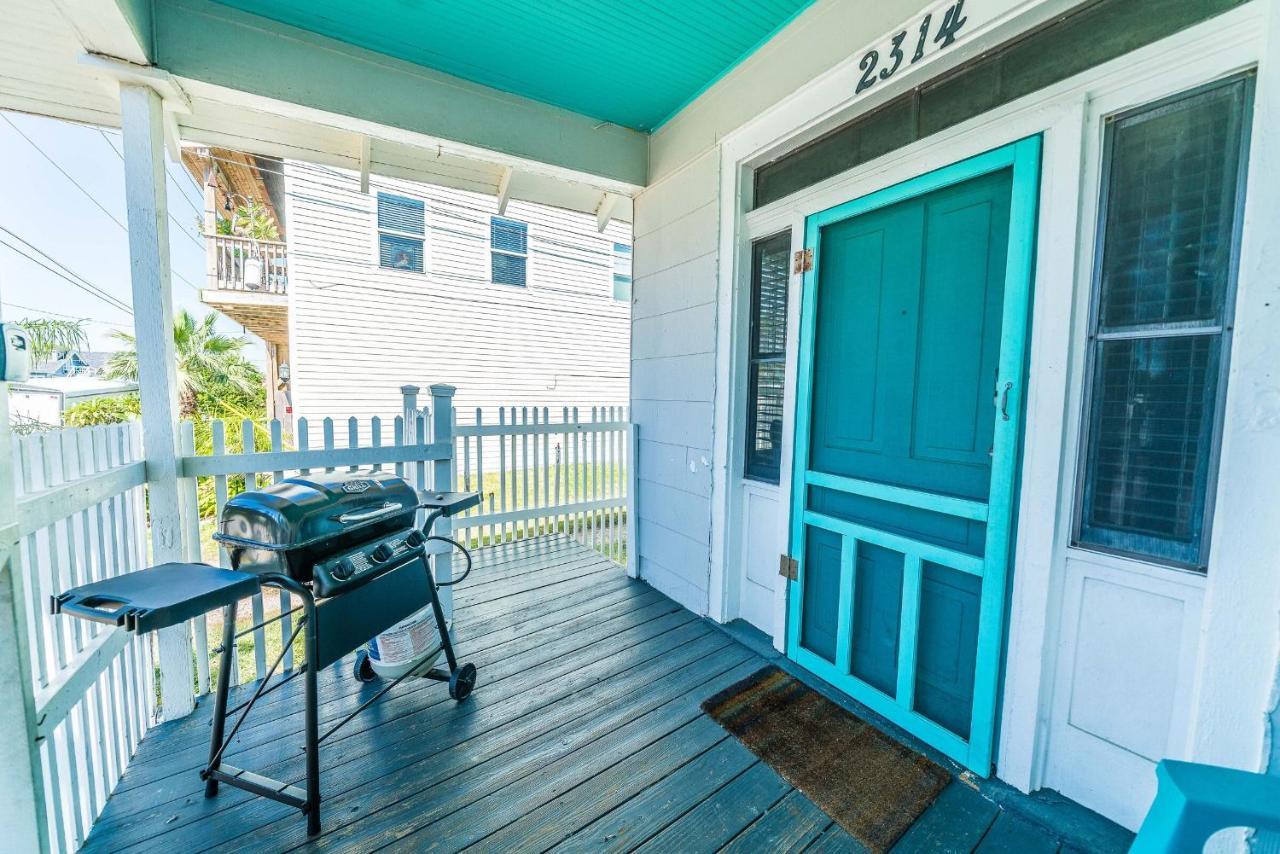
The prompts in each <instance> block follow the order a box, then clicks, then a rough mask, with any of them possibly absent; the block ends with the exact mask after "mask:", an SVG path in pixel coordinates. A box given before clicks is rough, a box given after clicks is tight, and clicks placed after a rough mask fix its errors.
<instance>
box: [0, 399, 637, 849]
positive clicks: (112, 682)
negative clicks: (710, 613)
mask: <svg viewBox="0 0 1280 854" xmlns="http://www.w3.org/2000/svg"><path fill="white" fill-rule="evenodd" d="M417 391H418V390H417V389H416V388H413V387H405V388H404V389H402V392H403V394H404V398H403V414H402V415H400V416H398V417H396V418H394V419H391V420H390V421H384V420H383V419H380V418H377V417H374V418H371V419H369V420H368V421H367V422H365V423H361V422H358V421H357V419H355V418H351V419H349V420H348V421H347V422H346V423H345V424H344V423H335V422H334V421H333V420H332V419H328V418H326V419H324V420H323V421H322V422H321V423H319V424H308V423H307V420H306V419H304V418H300V419H298V422H297V424H296V427H295V430H294V435H295V439H294V445H295V447H294V448H286V446H285V442H284V439H283V431H282V428H281V425H280V423H279V422H277V421H273V422H271V423H270V424H269V425H267V430H266V437H265V442H262V444H263V445H265V448H264V449H262V450H259V449H258V445H259V436H258V435H257V434H258V432H259V429H258V428H257V427H256V426H255V425H254V423H253V422H251V421H245V422H243V423H242V424H240V425H239V426H238V432H239V439H240V442H239V445H240V448H241V450H240V451H239V452H228V445H229V444H231V445H234V444H235V443H229V441H228V439H229V431H228V427H227V425H224V424H223V423H222V422H217V421H215V422H213V423H212V424H211V425H210V427H211V442H210V445H211V448H210V449H209V452H207V453H196V437H195V430H194V427H193V425H192V424H190V423H184V424H182V425H181V428H182V429H181V431H180V438H181V442H182V456H181V459H180V461H179V462H180V465H179V480H178V484H179V490H180V494H181V496H182V498H183V500H185V502H186V503H188V504H190V505H191V506H193V507H194V506H196V505H197V503H198V500H199V498H200V497H201V496H205V497H206V498H207V496H208V495H209V494H210V493H211V494H212V496H213V504H214V510H215V511H216V512H217V513H220V512H221V510H222V508H223V506H224V505H225V504H226V502H227V500H228V499H229V498H231V497H232V496H233V495H234V494H236V493H237V492H239V491H240V490H242V489H245V488H256V487H262V486H266V485H268V484H271V483H275V482H278V481H279V480H281V479H283V478H285V477H288V476H291V475H294V474H297V473H307V472H312V471H316V470H324V471H334V470H339V469H348V470H355V469H361V468H369V467H372V468H376V469H390V470H394V471H395V472H396V473H397V474H399V475H401V476H403V477H405V478H407V479H408V480H409V481H410V483H412V484H413V485H414V487H415V488H417V489H419V490H424V489H463V490H475V491H480V492H482V493H483V502H482V504H481V506H480V507H477V508H474V509H472V510H471V511H469V512H467V513H466V514H464V515H462V516H459V517H457V518H456V519H455V520H442V521H441V522H440V523H437V529H436V530H437V532H438V533H446V534H450V535H452V536H454V537H455V538H459V539H461V540H463V541H464V542H466V543H467V544H468V545H469V546H472V547H474V546H484V545H490V544H494V543H502V542H507V541H511V540H515V539H522V538H527V537H534V536H545V535H564V536H569V537H573V538H575V539H577V540H578V541H579V542H582V543H583V544H585V545H588V546H591V547H592V548H595V549H597V550H598V551H600V552H601V553H603V554H605V555H608V556H609V557H610V558H612V559H613V560H615V561H617V562H618V563H622V564H627V565H628V566H629V567H631V568H632V570H633V569H634V565H633V563H632V561H633V560H634V556H633V552H634V549H632V550H630V552H629V550H628V548H627V543H628V542H632V543H634V535H632V536H630V537H629V536H628V527H629V526H630V525H633V524H634V519H633V517H632V516H631V515H630V514H628V512H627V502H628V497H629V496H630V495H633V494H634V488H633V484H632V478H633V477H634V473H635V466H634V464H633V460H632V452H633V448H634V446H635V441H634V432H633V431H634V428H633V426H632V425H631V424H630V423H629V422H628V421H627V413H626V411H625V410H624V409H623V408H621V407H593V408H592V409H591V411H590V415H589V417H587V418H580V416H579V412H578V410H576V409H570V408H562V409H561V411H560V418H559V420H553V419H552V417H551V410H550V409H548V408H540V409H534V408H518V409H517V408H515V407H505V408H503V409H502V410H501V411H500V412H499V413H497V417H496V419H495V417H494V416H493V414H489V415H487V416H486V414H485V413H483V412H479V411H477V412H476V413H475V422H474V423H473V424H461V425H460V424H458V423H457V422H458V419H457V418H456V413H454V411H453V409H452V405H451V397H452V393H453V389H452V388H450V387H448V386H439V387H433V389H432V392H433V394H432V397H431V400H430V403H429V405H428V406H425V407H421V408H420V407H419V403H418V398H417ZM362 437H364V438H363V439H362ZM141 450H142V449H141V430H140V426H139V425H138V424H122V425H113V426H110V427H97V428H83V429H67V430H60V431H50V432H46V433H40V434H34V435H31V436H27V437H24V438H21V439H16V440H15V443H14V454H13V467H14V473H15V482H16V495H17V525H18V528H17V532H18V537H19V539H20V547H19V552H20V555H19V557H20V561H19V566H20V567H21V570H22V571H21V573H20V576H19V577H18V578H17V579H16V580H15V584H14V592H15V601H19V602H22V603H23V608H24V610H25V616H26V621H25V629H26V637H25V641H24V640H23V639H21V638H20V640H19V647H20V648H21V646H22V645H23V643H24V642H25V645H26V647H27V653H28V657H29V660H30V672H31V678H32V682H33V686H32V696H33V697H34V709H35V716H34V723H33V724H32V726H33V727H34V728H35V734H36V739H33V741H34V743H36V744H38V749H36V750H35V751H34V752H33V756H34V758H35V761H36V762H37V763H38V764H39V766H40V768H39V770H38V772H37V776H38V778H39V779H41V780H42V781H43V792H39V793H37V795H38V798H39V799H40V800H42V801H43V804H44V811H45V817H46V821H47V824H48V828H49V839H50V841H51V848H52V849H53V850H55V851H74V850H76V849H77V848H79V846H80V845H81V844H82V843H83V841H84V839H85V836H86V834H87V833H88V831H89V828H90V827H91V826H92V824H93V821H94V820H95V818H96V817H97V816H98V814H99V813H100V812H101V809H102V807H103V805H104V803H105V802H106V799H107V797H108V796H109V794H110V793H111V791H112V789H113V788H114V786H115V784H116V782H117V781H118V780H119V778H120V775H121V774H122V773H123V772H124V769H125V767H126V765H127V764H128V761H129V758H130V757H131V756H132V755H133V752H134V750H135V749H136V748H137V745H138V741H139V740H140V739H141V738H142V736H143V734H144V733H145V732H146V731H147V728H148V727H149V726H150V725H151V724H152V723H154V722H155V721H156V720H157V718H158V717H162V716H163V714H164V709H165V706H166V703H165V695H166V694H167V693H169V692H172V691H179V692H183V688H185V687H186V685H185V684H184V683H186V682H187V679H188V675H187V672H186V671H184V672H183V673H182V675H181V676H180V677H176V678H175V674H174V673H173V672H162V671H161V669H160V660H161V657H160V656H159V655H158V651H157V647H156V643H155V640H154V637H153V636H147V637H142V638H139V637H137V636H134V635H131V634H129V633H126V632H125V631H124V630H123V629H118V628H113V627H108V626H105V625H101V624H96V623H88V622H85V621H83V620H76V619H71V618H68V617H60V616H52V615H50V613H49V600H50V597H52V596H54V595H56V594H57V593H60V592H62V591H64V590H66V589H68V588H71V587H74V586H77V585H80V584H85V583H88V582H91V581H97V580H99V579H103V578H109V577H112V576H115V575H119V574H121V573H123V572H131V571H134V570H138V569H141V568H144V567H146V566H147V565H148V564H149V562H150V561H149V555H148V553H149V549H148V528H147V513H146V496H145V488H146V467H145V464H144V463H143V462H142V460H143V456H142V453H141ZM206 503H207V502H206ZM197 517H198V514H196V515H195V516H193V517H192V518H191V519H190V520H189V522H188V524H187V527H186V530H185V531H184V532H183V537H184V546H185V549H186V552H187V554H188V555H190V556H191V559H193V560H199V559H200V556H201V555H204V557H205V559H213V560H215V561H218V562H220V563H222V565H224V566H225V565H228V562H227V558H226V556H225V554H224V553H222V551H221V550H220V549H214V548H213V547H212V546H211V541H210V536H211V534H212V533H213V525H214V519H215V518H216V515H215V516H212V517H208V518H206V519H204V520H203V521H202V520H201V519H199V518H197ZM451 522H452V524H451ZM215 554H216V557H215V556H214V555H215ZM436 560H437V562H436V569H437V573H438V574H439V575H441V576H442V577H445V578H447V577H449V575H450V573H451V564H452V560H451V555H450V554H448V553H447V551H445V552H441V553H440V554H438V556H437V559H436ZM633 574H634V572H633ZM442 599H444V600H445V603H446V611H451V610H452V609H451V600H450V594H449V591H448V589H447V588H446V589H445V590H442ZM296 604H297V603H295V602H292V601H291V600H290V597H289V596H288V594H286V593H283V592H272V593H270V594H269V598H268V597H264V596H262V595H259V596H256V597H254V598H253V599H252V600H250V601H249V602H247V603H241V607H240V613H238V614H237V626H238V628H239V631H240V633H241V635H240V637H239V638H238V640H237V652H238V654H237V655H236V656H234V657H233V660H235V661H236V662H237V667H236V668H235V669H234V671H233V674H232V677H233V679H234V680H235V681H236V682H251V681H254V680H257V679H260V678H262V677H263V676H264V675H265V674H266V672H267V669H268V666H269V663H270V662H271V661H273V660H274V659H275V656H276V655H277V654H279V651H280V650H282V649H283V648H284V645H285V642H286V640H287V638H288V637H289V635H290V634H291V632H292V629H293V625H292V623H293V615H292V614H291V611H292V609H293V608H294V607H295V606H296ZM281 614H283V615H284V616H283V617H281V618H280V619H275V620H273V618H274V617H277V616H279V615H281ZM222 619H223V616H222V614H221V613H215V614H207V615H205V616H203V617H201V618H198V619H196V620H193V621H192V624H191V634H190V640H191V650H192V657H193V659H194V661H193V666H192V668H191V679H190V682H191V684H190V690H191V695H193V696H200V695H203V694H205V693H208V692H209V691H211V690H213V688H214V687H216V685H215V681H216V655H217V649H215V648H211V647H210V642H209V639H210V637H212V638H220V637H221V634H222V633H221V621H222ZM299 658H300V656H299ZM181 660H182V656H179V657H178V661H181ZM298 663H300V660H295V657H294V656H293V655H291V654H286V655H285V657H284V659H283V660H282V662H281V667H282V668H283V670H284V671H285V672H286V673H287V672H288V671H290V670H291V669H293V668H294V667H295V665H296V664H298ZM167 666H168V665H166V667H167ZM161 686H163V688H162V687H161ZM183 693H185V692H183ZM171 699H173V698H172V697H171ZM188 705H189V704H188V703H187V702H186V698H185V697H178V698H177V699H176V701H175V702H172V703H171V704H170V707H171V708H179V709H182V708H184V707H185V706H188Z"/></svg>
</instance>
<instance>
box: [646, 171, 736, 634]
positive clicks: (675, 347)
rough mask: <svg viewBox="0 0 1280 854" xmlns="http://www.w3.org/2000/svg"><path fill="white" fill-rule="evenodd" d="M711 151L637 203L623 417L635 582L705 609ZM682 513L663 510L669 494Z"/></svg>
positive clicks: (714, 210)
mask: <svg viewBox="0 0 1280 854" xmlns="http://www.w3.org/2000/svg"><path fill="white" fill-rule="evenodd" d="M718 180H719V154H718V150H712V151H709V152H707V153H706V154H704V155H703V156H702V157H700V158H698V159H697V160H695V161H693V162H692V163H690V164H689V165H688V166H686V167H685V168H683V169H681V170H680V171H679V172H678V173H677V174H675V175H674V176H671V177H669V178H667V179H665V180H663V181H660V182H658V183H657V184H654V185H653V186H651V187H649V188H648V189H646V190H645V191H644V193H642V194H641V195H640V196H639V197H638V198H637V199H636V230H635V258H636V268H635V297H634V301H633V302H634V305H633V320H632V342H633V347H632V351H631V376H632V400H631V416H632V420H633V421H634V422H635V423H636V425H637V429H638V430H639V434H640V437H641V438H640V440H639V447H638V448H637V458H638V460H637V462H638V465H637V477H638V481H639V482H638V486H637V495H636V513H635V515H636V520H635V521H636V527H637V531H638V534H637V537H638V540H639V545H638V551H639V555H638V564H639V571H640V576H641V577H642V578H644V579H645V580H646V581H648V582H649V583H650V584H652V585H653V586H654V587H657V588H658V589H659V590H661V591H662V592H664V593H666V594H667V595H668V596H671V597H672V598H673V599H675V600H676V601H678V602H680V603H681V604H682V605H684V606H685V607H687V608H689V609H690V610H692V611H694V612H695V613H699V614H705V613H707V596H708V590H707V581H708V578H709V573H710V565H711V553H710V545H709V541H708V537H707V531H708V530H710V525H711V479H712V472H711V458H712V452H711V449H712V435H713V433H712V431H713V422H714V415H713V408H714V405H715V404H714V400H715V396H714V394H715V350H716V323H715V314H716V249H717V246H716V241H717V236H718V226H719V219H718V206H717V198H718V195H717V194H718ZM673 493H674V498H676V499H678V503H679V505H680V506H682V507H687V508H689V512H685V513H680V514H673V513H670V512H664V511H665V510H666V509H667V508H668V507H669V506H671V504H672V503H673V502H672V500H671V499H672V497H673Z"/></svg>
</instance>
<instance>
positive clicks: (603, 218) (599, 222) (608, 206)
mask: <svg viewBox="0 0 1280 854" xmlns="http://www.w3.org/2000/svg"><path fill="white" fill-rule="evenodd" d="M617 204H618V197H617V196H616V195H614V194H613V193H605V194H604V196H602V197H601V199H600V206H599V207H598V208H596V230H597V231H599V232H600V233H601V234H604V230H605V229H606V228H608V227H609V220H611V219H613V209H614V208H615V207H616V206H617Z"/></svg>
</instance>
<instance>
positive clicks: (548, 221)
mask: <svg viewBox="0 0 1280 854" xmlns="http://www.w3.org/2000/svg"><path fill="white" fill-rule="evenodd" d="M284 172H285V175H286V181H285V186H286V191H287V201H286V220H287V236H288V243H289V253H290V261H289V263H290V271H289V291H290V322H291V341H290V345H291V353H290V368H291V371H292V399H293V409H294V413H295V415H297V416H301V417H306V418H308V419H309V420H311V421H313V422H315V421H316V420H317V419H320V418H325V417H331V418H334V419H335V420H338V421H344V420H345V419H347V418H349V417H351V416H356V417H358V418H359V419H360V422H361V429H362V430H365V429H367V426H368V417H369V416H370V415H374V414H377V415H381V416H382V417H383V418H384V419H386V418H389V417H392V416H394V415H395V414H396V413H397V412H399V407H400V400H399V395H398V394H397V392H396V389H397V387H398V385H399V384H401V383H403V382H405V381H411V382H414V383H416V384H418V385H421V386H423V387H425V386H427V385H428V384H430V383H431V382H436V381H439V380H440V379H442V378H447V379H448V380H449V382H451V383H453V384H455V385H457V386H458V396H457V398H456V400H455V401H454V403H455V408H456V410H457V411H458V412H459V413H460V415H459V421H460V423H466V422H467V421H468V420H469V417H470V416H469V413H472V412H474V410H475V409H476V408H477V407H480V408H482V409H484V410H486V411H488V410H491V409H492V410H496V409H497V408H499V407H502V406H510V405H512V404H515V405H517V406H530V407H532V406H551V407H557V408H558V407H562V406H564V405H566V404H567V405H570V406H578V407H580V408H582V409H584V411H585V410H586V409H589V408H590V407H591V406H599V405H601V404H604V405H617V406H621V405H624V404H625V403H626V401H627V394H628V377H629V360H628V348H629V342H630V305H629V304H627V303H625V302H619V301H616V300H614V299H613V272H614V255H613V244H614V243H615V242H619V243H628V244H629V243H630V242H631V237H630V227H629V225H627V224H625V223H616V222H615V223H611V224H610V225H609V226H608V227H607V228H606V230H605V232H604V233H603V234H601V233H600V232H599V231H598V229H597V223H596V219H595V217H594V216H593V215H591V214H583V213H575V212H571V211H566V210H563V209H559V208H554V207H549V206H544V205H535V204H531V203H526V202H521V201H514V200H513V201H511V202H510V204H509V206H508V208H507V210H506V212H505V214H504V215H505V216H507V217H510V218H512V219H518V220H522V221H524V222H527V223H529V232H528V242H529V260H528V273H527V276H528V284H527V286H526V287H524V288H519V287H511V286H505V285H495V284H492V283H491V282H490V280H489V271H490V251H489V218H490V215H492V214H496V212H497V200H496V199H495V198H494V197H493V196H489V195H484V194H482V193H474V192H467V191H464V190H458V189H451V188H444V187H439V186H429V185H425V184H419V183H413V182H408V181H400V180H395V179H392V178H387V177H384V176H379V175H374V176H373V177H372V179H371V185H370V193H369V194H368V195H364V194H362V193H360V192H359V176H358V175H357V174H356V173H354V172H345V171H341V170H337V169H331V168H329V167H318V166H315V165H313V164H307V163H300V162H296V161H287V162H286V164H285V167H284ZM379 191H384V192H390V193H395V194H399V195H404V196H410V197H415V198H420V199H422V200H423V201H424V204H425V207H426V238H425V240H426V249H425V256H424V267H425V272H424V273H421V274H419V273H411V272H405V271H396V270H385V269H382V268H380V267H379V266H378V265H377V241H376V232H375V219H376V203H377V193H378V192H379ZM367 439H368V436H367V435H366V434H364V433H362V434H361V436H360V440H361V441H362V442H363V441H367Z"/></svg>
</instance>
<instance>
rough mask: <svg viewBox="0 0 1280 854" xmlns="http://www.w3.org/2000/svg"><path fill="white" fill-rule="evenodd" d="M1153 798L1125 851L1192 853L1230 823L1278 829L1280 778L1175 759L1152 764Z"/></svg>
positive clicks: (1202, 846) (1171, 853)
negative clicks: (1153, 779) (1154, 769)
mask: <svg viewBox="0 0 1280 854" xmlns="http://www.w3.org/2000/svg"><path fill="white" fill-rule="evenodd" d="M1156 780H1157V782H1158V788H1157V789H1156V799H1155V802H1154V803H1152V804H1151V809H1150V810H1149V811H1148V812H1147V817H1146V818H1145V819H1143V821H1142V827H1141V828H1139V829H1138V836H1137V838H1135V839H1134V840H1133V846H1132V847H1131V848H1130V849H1129V854H1184V852H1185V854H1191V852H1200V851H1202V850H1204V844H1205V842H1206V841H1208V839H1209V837H1210V836H1212V835H1213V834H1215V833H1217V832H1218V831H1219V830H1222V829H1224V828H1228V827H1253V828H1257V829H1259V830H1275V831H1280V777H1270V776H1267V775H1265V774H1253V773H1250V772H1248V771H1237V770H1236V769H1234V768H1220V767H1218V766H1216V765H1199V764H1197V763H1195V762H1177V761H1175V760H1172V759H1165V760H1163V761H1162V762H1161V763H1160V764H1159V765H1157V766H1156Z"/></svg>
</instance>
